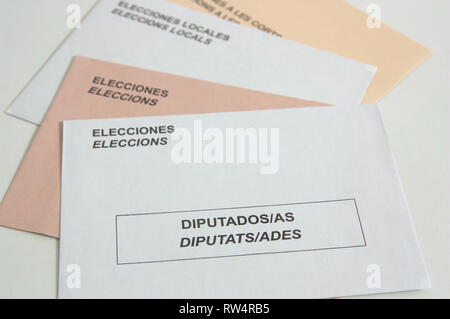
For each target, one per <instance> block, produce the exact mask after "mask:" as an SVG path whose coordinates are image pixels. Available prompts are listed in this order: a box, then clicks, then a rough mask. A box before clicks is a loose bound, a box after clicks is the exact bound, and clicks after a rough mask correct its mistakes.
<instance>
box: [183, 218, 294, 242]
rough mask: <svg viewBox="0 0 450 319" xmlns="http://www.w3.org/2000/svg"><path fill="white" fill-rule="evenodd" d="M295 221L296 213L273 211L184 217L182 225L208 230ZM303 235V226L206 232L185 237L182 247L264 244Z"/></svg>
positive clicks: (185, 227) (188, 227) (187, 227)
mask: <svg viewBox="0 0 450 319" xmlns="http://www.w3.org/2000/svg"><path fill="white" fill-rule="evenodd" d="M294 220H295V217H294V214H293V213H291V212H286V213H284V214H282V213H271V214H259V215H257V214H255V215H250V216H245V215H239V216H228V217H224V216H220V217H207V218H197V219H183V220H181V228H182V229H183V230H189V229H207V228H228V227H240V226H248V225H258V224H280V223H291V222H293V221H294ZM301 238H302V232H301V230H300V229H284V230H274V231H258V232H239V233H231V234H218V235H206V236H195V237H183V238H181V241H180V248H186V247H204V246H217V245H233V244H244V243H262V242H274V241H279V240H298V239H301Z"/></svg>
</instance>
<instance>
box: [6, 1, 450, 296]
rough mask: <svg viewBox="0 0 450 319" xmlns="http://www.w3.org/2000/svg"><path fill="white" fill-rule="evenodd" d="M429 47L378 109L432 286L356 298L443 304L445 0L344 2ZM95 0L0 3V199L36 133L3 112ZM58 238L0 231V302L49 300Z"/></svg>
mask: <svg viewBox="0 0 450 319" xmlns="http://www.w3.org/2000/svg"><path fill="white" fill-rule="evenodd" d="M349 2H350V3H352V4H354V5H355V6H357V7H358V8H360V9H362V10H365V9H366V8H367V7H368V5H369V4H372V3H373V4H376V5H378V6H379V7H380V8H381V14H382V20H383V21H384V22H386V23H387V24H389V25H391V26H392V27H394V28H396V29H398V30H399V31H401V32H403V33H404V34H406V35H408V36H410V37H412V38H413V39H415V40H417V41H419V42H421V43H422V44H424V45H426V46H427V47H429V48H430V49H432V50H433V51H434V54H433V55H432V57H431V58H429V59H428V60H427V61H425V63H424V64H422V65H421V66H420V67H419V68H418V69H416V70H415V71H414V72H413V73H412V74H411V75H410V76H409V77H408V78H407V79H405V80H404V81H403V82H401V83H400V84H399V85H398V86H397V87H396V88H395V89H394V90H393V91H392V92H390V93H389V94H388V95H387V96H386V97H385V98H384V99H383V100H382V101H381V103H380V108H381V111H382V115H383V119H384V122H385V126H386V130H387V132H388V136H389V139H390V143H391V146H392V149H393V152H394V156H395V159H396V162H397V165H398V170H399V173H400V177H401V180H402V183H403V186H404V189H405V193H406V197H407V199H408V203H409V207H410V210H411V214H412V217H413V220H414V223H415V226H416V230H417V235H418V238H419V241H420V245H421V248H422V250H423V253H424V256H425V261H426V264H427V267H428V269H429V272H430V275H431V279H432V282H433V288H432V289H429V290H423V291H413V292H404V293H395V294H384V295H373V296H366V297H365V298H380V297H387V298H450V40H449V39H450V19H448V12H450V1H448V0H433V1H426V0H396V1H392V0H349ZM70 3H78V4H80V6H81V8H82V10H83V12H86V11H87V10H89V8H91V6H92V5H93V4H94V3H95V0H14V1H12V0H0V21H1V27H0V74H1V76H0V152H1V153H0V154H1V155H0V198H3V195H4V193H5V192H6V190H7V188H8V186H9V183H10V182H11V180H12V178H13V177H14V174H15V171H16V170H17V168H18V166H19V164H20V161H21V159H22V157H23V155H24V154H25V152H26V149H27V147H28V145H29V143H30V141H31V139H32V137H33V135H34V133H35V131H36V129H37V127H36V126H35V125H32V124H30V123H26V122H25V121H22V120H19V119H16V118H13V117H11V116H9V115H6V114H5V113H4V112H3V111H4V110H5V109H6V108H7V106H8V104H9V103H10V102H11V101H12V100H13V99H14V97H15V96H16V95H17V94H18V93H19V92H20V90H21V89H22V88H23V87H24V86H25V84H26V83H27V82H28V81H29V80H30V79H31V77H32V76H33V74H34V73H35V72H36V71H37V70H38V69H39V67H40V66H41V65H42V64H43V63H44V62H45V61H46V59H47V58H48V57H49V55H50V54H51V53H52V52H53V51H54V50H55V48H56V47H57V46H58V44H59V43H60V42H61V41H62V40H63V39H64V37H65V36H67V34H68V33H69V32H70V30H69V29H68V28H67V27H66V19H67V13H66V8H67V5H68V4H70ZM57 273H58V241H57V240H56V239H52V238H48V237H45V236H39V235H35V234H30V233H26V232H21V231H17V230H12V229H7V228H3V227H0V298H55V297H56V293H57Z"/></svg>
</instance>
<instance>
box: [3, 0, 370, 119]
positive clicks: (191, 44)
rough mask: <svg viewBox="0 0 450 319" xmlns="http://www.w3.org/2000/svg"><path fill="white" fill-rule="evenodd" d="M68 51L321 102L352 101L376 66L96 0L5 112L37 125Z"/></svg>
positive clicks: (208, 21) (172, 12) (158, 7)
mask: <svg viewBox="0 0 450 319" xmlns="http://www.w3.org/2000/svg"><path fill="white" fill-rule="evenodd" d="M75 55H83V56H87V57H90V58H95V59H101V60H105V61H110V62H114V63H122V64H126V65H131V66H135V67H141V68H145V69H151V70H155V71H160V72H168V73H172V74H177V75H182V76H188V77H192V78H196V79H200V80H205V81H212V82H216V83H220V84H226V85H232V86H238V87H242V88H246V89H251V90H258V91H264V92H268V93H273V94H280V95H285V96H290V97H294V98H299V99H307V100H312V101H319V102H322V103H326V104H339V103H355V104H356V103H359V102H360V101H361V99H362V98H363V96H364V94H365V92H366V90H367V87H368V86H369V84H370V82H371V80H372V78H373V74H374V73H375V71H376V67H374V66H370V65H367V64H363V63H360V62H357V61H353V60H350V59H347V58H344V57H341V56H338V55H335V54H332V53H329V52H326V51H321V50H318V49H315V48H312V47H309V46H306V45H303V44H299V43H296V42H293V41H287V40H283V39H279V38H275V37H272V36H270V35H266V34H264V33H261V32H258V31H256V30H252V29H250V28H246V27H243V26H239V25H237V24H232V23H227V22H226V21H222V20H220V19H216V18H214V17H211V16H209V15H207V14H203V13H199V12H197V11H195V10H190V9H186V8H184V7H182V6H179V5H176V4H173V3H169V2H166V1H162V0H152V1H145V0H133V1H119V0H114V1H111V0H101V1H99V3H98V4H97V6H96V7H95V8H94V9H92V11H91V12H90V13H89V15H88V16H87V17H86V18H85V19H84V21H83V24H82V26H81V28H80V29H79V30H76V31H74V32H73V33H72V34H71V35H70V36H69V37H68V38H67V39H66V40H65V41H64V43H63V44H62V45H61V46H60V47H59V48H58V50H56V52H55V53H54V54H53V55H52V56H51V57H50V59H49V60H48V62H47V63H46V64H45V65H44V66H43V67H42V68H41V70H40V71H39V72H38V73H37V74H36V76H35V77H34V78H33V79H32V80H31V82H30V83H29V84H28V85H27V87H26V88H25V89H24V90H23V91H22V92H21V93H20V95H19V96H18V97H17V98H16V100H15V101H14V102H13V103H12V105H11V106H10V108H8V110H7V112H8V113H9V114H12V115H15V116H16V117H20V118H23V119H26V120H28V121H30V122H33V123H36V124H38V123H40V121H41V119H42V117H43V116H44V114H45V111H46V110H47V108H48V106H49V105H50V103H51V101H52V98H53V96H54V94H55V93H56V91H57V89H58V86H59V84H60V82H61V80H62V79H63V77H64V73H65V72H66V70H67V67H68V66H69V64H70V61H71V59H72V58H73V56H75Z"/></svg>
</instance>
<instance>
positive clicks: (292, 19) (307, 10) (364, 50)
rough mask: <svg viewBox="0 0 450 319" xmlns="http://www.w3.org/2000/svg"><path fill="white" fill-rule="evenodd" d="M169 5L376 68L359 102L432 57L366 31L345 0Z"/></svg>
mask: <svg viewBox="0 0 450 319" xmlns="http://www.w3.org/2000/svg"><path fill="white" fill-rule="evenodd" d="M169 1H171V2H175V3H178V4H181V5H184V6H187V7H190V8H193V9H197V10H200V11H203V12H207V13H211V14H214V15H216V16H219V17H221V18H223V19H226V20H231V21H235V22H238V23H240V24H243V25H248V26H252V27H255V28H258V29H260V30H262V31H264V32H267V33H271V34H275V35H279V36H282V37H284V38H286V39H290V40H294V41H298V42H301V43H304V44H307V45H310V46H313V47H316V48H319V49H322V50H326V51H330V52H333V53H336V54H339V55H342V56H345V57H347V58H351V59H354V60H357V61H360V62H364V63H367V64H370V65H374V66H377V67H378V71H377V73H376V74H375V77H374V79H373V81H372V83H371V85H370V87H369V89H368V90H367V93H366V96H365V97H364V100H363V103H372V102H377V101H378V100H380V99H381V98H382V97H383V96H384V95H385V94H386V93H388V92H389V91H390V90H391V89H393V88H394V86H395V85H396V84H397V83H398V82H400V81H401V80H402V79H403V78H404V77H405V76H406V75H407V74H408V73H409V72H411V71H412V70H414V68H416V67H417V66H418V65H419V64H420V63H422V62H423V61H424V60H425V59H426V58H427V57H428V56H429V55H430V54H431V51H430V50H429V49H427V48H425V47H423V46H422V45H420V44H419V43H417V42H415V41H413V40H411V39H409V38H408V37H406V36H404V35H403V34H401V33H399V32H398V31H396V30H394V29H392V28H390V27H389V26H387V25H385V24H381V25H380V28H376V27H375V28H369V27H368V21H369V25H370V26H376V23H373V20H372V18H370V19H369V15H368V14H366V13H364V12H362V11H360V10H358V9H357V8H355V7H353V6H351V5H350V4H348V3H346V2H345V1H344V0H277V1H275V0H169ZM375 12H376V11H373V13H375Z"/></svg>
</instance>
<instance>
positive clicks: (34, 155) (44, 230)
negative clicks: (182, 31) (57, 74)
mask: <svg viewBox="0 0 450 319" xmlns="http://www.w3.org/2000/svg"><path fill="white" fill-rule="evenodd" d="M315 105H319V103H316V102H311V101H307V100H298V99H293V98H287V97H283V96H277V95H272V94H268V93H262V92H257V91H251V90H246V89H240V88H235V87H230V86H223V85H218V84H214V83H211V82H205V81H200V80H194V79H189V78H184V77H180V76H175V75H169V74H164V73H159V72H154V71H148V70H142V69H137V68H133V67H128V66H123V65H118V64H113V63H107V62H102V61H99V60H93V59H88V58H84V57H76V58H75V59H74V60H73V63H72V65H71V67H70V69H69V71H68V72H67V75H66V77H65V79H64V81H63V83H62V85H61V88H60V90H59V92H58V94H57V96H56V97H55V100H54V101H53V104H52V106H51V108H50V109H49V111H48V113H47V115H46V117H45V119H44V121H43V122H42V125H41V128H40V129H39V131H38V132H37V134H36V136H35V138H34V140H33V142H32V144H31V146H30V148H29V150H28V152H27V154H26V155H25V158H24V160H23V162H22V164H21V166H20V168H19V170H18V172H17V174H16V176H15V178H14V180H13V182H12V184H11V186H10V187H9V189H8V191H7V193H6V195H5V197H4V199H3V202H2V203H1V206H0V225H3V226H7V227H12V228H16V229H21V230H26V231H30V232H35V233H41V234H45V235H48V236H52V237H58V236H59V209H60V167H61V166H60V159H61V152H60V146H61V139H60V126H59V125H60V121H62V120H68V119H84V118H102V117H124V116H144V115H165V114H189V113H208V112H227V111H244V110H260V109H268V108H289V107H302V106H315Z"/></svg>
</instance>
